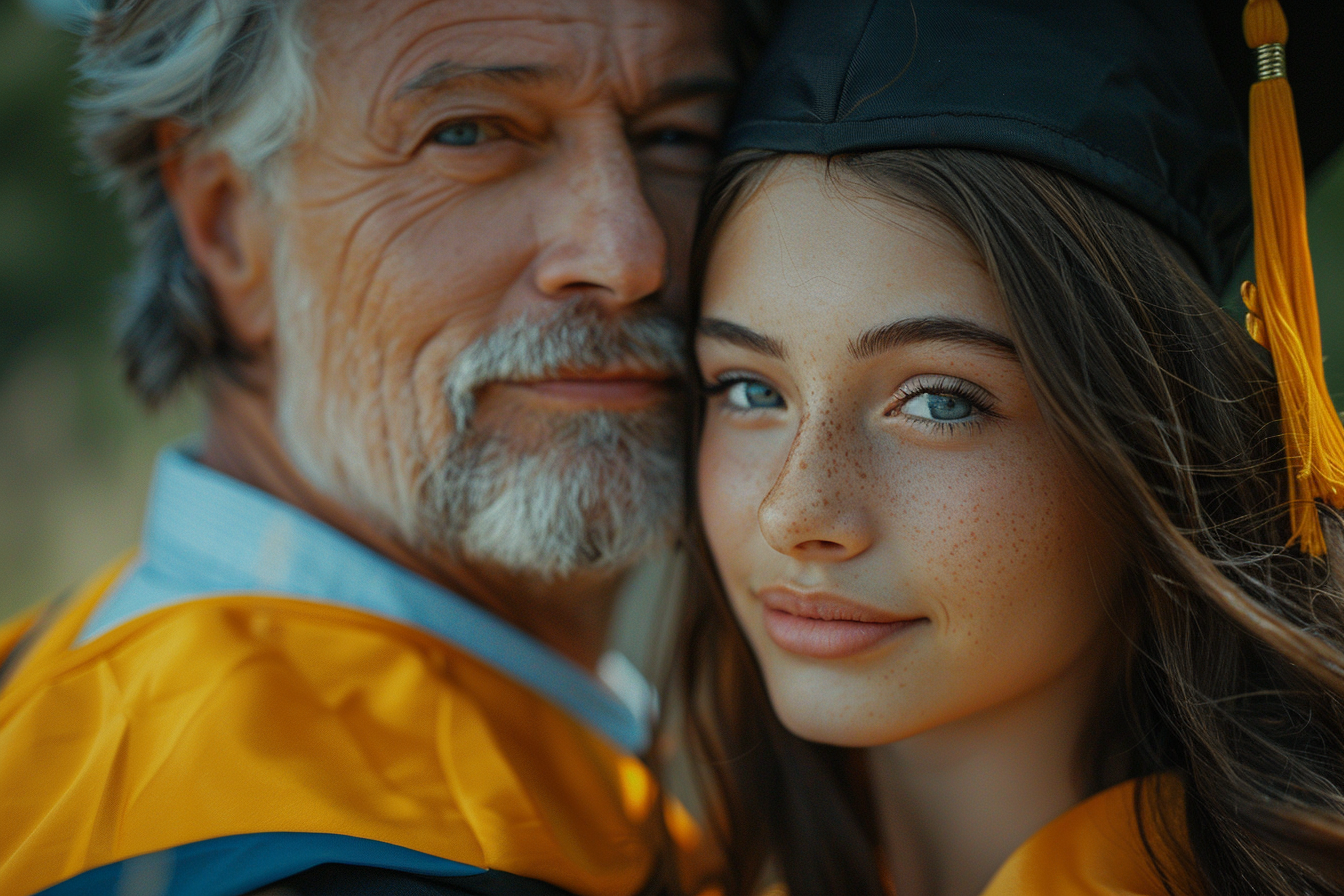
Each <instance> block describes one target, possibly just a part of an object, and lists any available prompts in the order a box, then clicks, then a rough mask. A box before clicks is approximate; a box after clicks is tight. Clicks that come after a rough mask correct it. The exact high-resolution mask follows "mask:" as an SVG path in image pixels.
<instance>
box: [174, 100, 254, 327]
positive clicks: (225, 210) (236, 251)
mask: <svg viewBox="0 0 1344 896" xmlns="http://www.w3.org/2000/svg"><path fill="white" fill-rule="evenodd" d="M189 138H190V134H189V132H188V130H187V127H186V125H184V124H182V123H181V122H178V121H173V120H168V121H162V122H160V123H159V124H158V126H157V127H156V129H155V132H154V139H155V142H156V143H157V145H158V150H159V154H160V157H161V158H162V161H161V162H160V164H159V176H160V177H161V178H162V180H163V186H164V189H165V190H166V191H167V193H168V201H169V202H170V203H171V204H172V206H173V213H174V214H175V215H176V216H177V226H178V227H179V228H180V230H181V232H182V240H183V242H184V243H186V247H187V252H188V254H190V255H191V260H192V261H193V262H195V263H196V267H197V269H199V270H200V272H201V274H202V275H203V276H204V277H205V279H206V281H207V282H208V283H209V284H210V287H211V289H212V291H213V293H214V297H215V301H216V302H217V304H218V308H219V314H220V316H221V318H222V319H223V321H224V326H225V327H227V328H228V331H229V334H230V335H231V336H232V337H233V339H234V341H235V342H236V343H237V344H238V345H239V346H240V347H241V348H244V349H251V350H256V349H260V348H262V347H263V346H264V345H266V344H267V343H268V342H269V341H270V339H271V336H272V334H273V333H274V328H275V307H274V296H273V294H272V289H271V251H272V239H273V237H274V224H273V223H272V221H271V219H270V217H269V215H268V214H267V212H266V209H265V207H264V203H263V201H262V196H261V194H260V193H259V191H258V189H257V187H256V186H255V185H254V184H253V182H252V180H251V179H250V178H248V177H247V175H246V174H244V173H243V172H242V171H241V170H239V168H238V166H237V165H235V164H234V162H233V160H232V159H231V158H229V156H228V154H226V153H224V152H222V151H215V150H210V151H201V150H199V149H193V148H192V147H191V146H190V142H189Z"/></svg>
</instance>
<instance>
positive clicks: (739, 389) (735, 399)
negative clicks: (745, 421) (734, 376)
mask: <svg viewBox="0 0 1344 896" xmlns="http://www.w3.org/2000/svg"><path fill="white" fill-rule="evenodd" d="M724 397H725V399H727V401H728V404H729V405H730V406H732V407H733V408H734V409H735V410H739V411H759V410H767V409H771V408H782V407H784V398H783V397H782V396H781V395H780V394H779V392H778V391H776V390H775V389H773V388H771V387H770V386H767V385H766V384H765V383H763V382H761V381H760V380H737V381H736V382H732V383H728V384H727V388H726V389H724Z"/></svg>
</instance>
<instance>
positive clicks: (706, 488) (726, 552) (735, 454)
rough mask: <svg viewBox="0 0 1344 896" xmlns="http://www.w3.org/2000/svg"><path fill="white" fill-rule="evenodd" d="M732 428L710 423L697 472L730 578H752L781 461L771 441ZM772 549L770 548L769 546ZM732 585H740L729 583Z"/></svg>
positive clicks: (708, 522) (713, 543)
mask: <svg viewBox="0 0 1344 896" xmlns="http://www.w3.org/2000/svg"><path fill="white" fill-rule="evenodd" d="M751 435H756V436H759V435H760V434H759V433H756V434H750V435H748V434H744V433H742V432H739V431H736V430H730V429H727V428H726V427H716V426H714V425H713V424H712V422H711V423H710V424H709V425H707V426H706V428H705V432H704V434H703V438H702V441H701V444H700V455H699V461H698V467H697V471H696V487H697V490H698V495H699V502H700V514H701V517H702V519H703V521H704V526H705V535H706V536H707V538H708V539H709V546H710V549H711V550H712V551H713V552H714V556H715V559H716V560H717V561H718V564H719V569H720V571H721V572H722V573H723V575H724V577H725V579H733V580H738V579H743V578H744V577H746V576H749V575H750V574H751V571H752V567H753V564H754V558H757V557H759V556H760V554H761V553H762V551H761V548H763V547H765V541H764V538H763V537H762V535H761V531H760V525H759V523H758V521H757V517H758V513H759V511H760V507H761V502H762V501H763V500H764V499H765V496H766V495H767V494H769V492H770V487H771V485H772V484H773V483H774V478H775V473H776V472H777V471H778V463H776V461H775V459H774V458H773V457H772V455H773V454H774V453H776V452H775V451H773V450H772V446H771V445H770V441H771V440H768V439H764V438H752V437H751ZM767 550H768V548H767ZM726 584H728V585H729V587H730V588H731V587H733V586H734V584H738V583H737V582H736V581H729V582H726Z"/></svg>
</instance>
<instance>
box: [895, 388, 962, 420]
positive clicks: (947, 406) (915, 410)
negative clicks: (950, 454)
mask: <svg viewBox="0 0 1344 896" xmlns="http://www.w3.org/2000/svg"><path fill="white" fill-rule="evenodd" d="M901 413H903V414H909V415H910V416H911V417H919V418H922V419H924V420H936V421H938V422H940V423H946V422H956V421H959V420H966V419H969V418H971V417H973V416H975V405H974V404H972V403H971V401H970V399H968V398H964V397H962V396H960V395H953V394H949V393H941V392H921V393H919V394H918V395H916V396H915V397H914V398H911V399H910V400H909V401H907V402H906V403H905V404H903V405H901Z"/></svg>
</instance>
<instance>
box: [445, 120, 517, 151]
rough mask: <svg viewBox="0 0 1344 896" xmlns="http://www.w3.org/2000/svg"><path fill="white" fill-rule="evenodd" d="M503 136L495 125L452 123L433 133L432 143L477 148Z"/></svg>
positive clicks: (467, 122) (478, 122)
mask: <svg viewBox="0 0 1344 896" xmlns="http://www.w3.org/2000/svg"><path fill="white" fill-rule="evenodd" d="M501 136H503V132H502V130H501V129H500V128H499V127H498V126H496V125H490V124H487V123H486V122H483V121H454V122H452V123H451V124H447V125H444V126H443V127H441V128H439V129H438V130H437V131H435V132H434V138H433V139H434V142H435V143H439V144H441V145H443V146H477V145H479V144H481V143H484V142H485V141H487V140H495V139H498V138H499V137H501Z"/></svg>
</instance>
